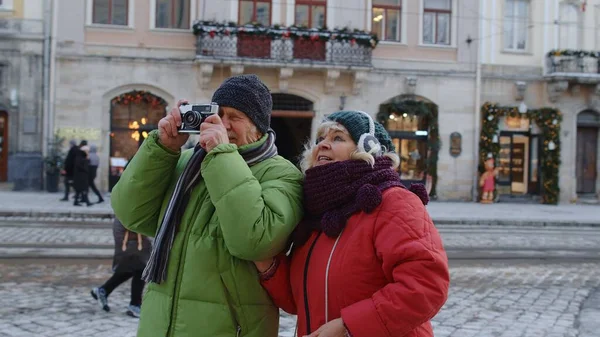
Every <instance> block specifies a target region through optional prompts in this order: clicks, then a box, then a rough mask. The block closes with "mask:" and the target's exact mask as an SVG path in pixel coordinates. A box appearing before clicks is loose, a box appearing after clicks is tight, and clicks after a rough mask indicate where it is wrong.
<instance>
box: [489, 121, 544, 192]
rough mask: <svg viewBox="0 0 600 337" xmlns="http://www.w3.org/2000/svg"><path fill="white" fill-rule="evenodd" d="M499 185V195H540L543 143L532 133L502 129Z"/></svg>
mask: <svg viewBox="0 0 600 337" xmlns="http://www.w3.org/2000/svg"><path fill="white" fill-rule="evenodd" d="M499 143H500V153H499V156H498V163H497V165H496V166H497V167H498V169H499V172H498V177H497V184H498V192H499V193H500V194H505V195H506V194H508V195H512V196H522V195H526V194H539V191H540V186H539V181H540V179H539V172H540V158H539V153H540V142H539V136H537V135H531V134H530V133H529V132H513V131H502V132H500V140H499Z"/></svg>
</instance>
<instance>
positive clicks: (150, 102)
mask: <svg viewBox="0 0 600 337" xmlns="http://www.w3.org/2000/svg"><path fill="white" fill-rule="evenodd" d="M166 108H167V102H166V101H165V100H164V99H162V98H160V97H158V96H156V95H153V94H152V93H150V92H148V91H139V90H133V91H130V92H127V93H124V94H122V95H119V96H117V97H114V98H113V99H112V100H111V105H110V163H109V167H110V169H109V178H108V183H109V190H112V188H113V186H115V184H116V183H117V181H119V177H120V176H121V173H122V172H123V170H124V169H125V166H126V165H127V164H128V163H129V161H130V160H131V158H132V157H133V156H134V155H135V153H136V152H137V150H138V148H139V147H140V145H141V144H142V142H143V141H144V139H146V137H147V136H148V133H149V132H150V131H152V130H154V129H156V128H157V127H158V121H159V120H160V119H161V118H163V117H164V116H165V113H166Z"/></svg>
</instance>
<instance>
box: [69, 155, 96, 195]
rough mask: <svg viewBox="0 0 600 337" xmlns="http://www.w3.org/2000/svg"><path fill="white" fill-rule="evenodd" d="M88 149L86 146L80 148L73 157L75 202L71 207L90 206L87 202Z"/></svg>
mask: <svg viewBox="0 0 600 337" xmlns="http://www.w3.org/2000/svg"><path fill="white" fill-rule="evenodd" d="M89 151H90V148H89V147H88V146H87V145H84V146H82V147H81V148H80V149H79V151H77V154H76V156H75V169H74V174H73V187H74V188H75V201H74V202H73V205H75V206H81V202H84V203H86V204H87V205H88V206H91V205H92V203H91V202H90V201H89V200H88V195H87V194H88V188H89V174H90V166H89V159H88V152H89Z"/></svg>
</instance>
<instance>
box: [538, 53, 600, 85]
mask: <svg viewBox="0 0 600 337" xmlns="http://www.w3.org/2000/svg"><path fill="white" fill-rule="evenodd" d="M546 77H549V78H551V79H553V80H568V81H575V82H579V83H599V82H600V51H586V50H569V49H566V50H551V51H550V52H548V54H547V55H546Z"/></svg>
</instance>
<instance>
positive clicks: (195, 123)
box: [178, 103, 219, 133]
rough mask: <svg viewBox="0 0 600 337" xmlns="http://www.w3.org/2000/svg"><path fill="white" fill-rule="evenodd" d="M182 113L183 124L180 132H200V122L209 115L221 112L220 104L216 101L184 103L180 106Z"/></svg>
mask: <svg viewBox="0 0 600 337" xmlns="http://www.w3.org/2000/svg"><path fill="white" fill-rule="evenodd" d="M179 112H180V113H181V126H180V127H179V130H178V132H179V133H200V124H202V123H204V121H205V120H206V119H207V118H208V116H211V115H214V114H216V113H219V105H218V104H216V103H210V104H194V103H192V104H190V103H188V104H182V105H181V106H179Z"/></svg>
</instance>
